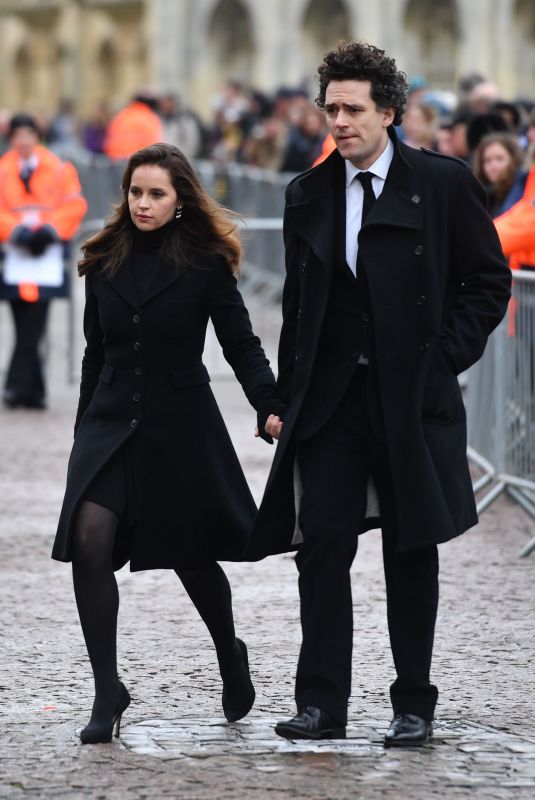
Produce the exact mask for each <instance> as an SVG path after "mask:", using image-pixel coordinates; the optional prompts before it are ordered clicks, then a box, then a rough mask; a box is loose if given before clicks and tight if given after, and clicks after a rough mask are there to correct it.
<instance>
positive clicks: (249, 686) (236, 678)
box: [220, 639, 256, 722]
mask: <svg viewBox="0 0 535 800" xmlns="http://www.w3.org/2000/svg"><path fill="white" fill-rule="evenodd" d="M234 646H235V650H236V656H235V660H234V663H233V664H232V665H231V666H229V665H227V664H226V665H225V669H221V677H222V678H223V695H222V698H221V703H222V705H223V712H224V714H225V717H226V718H227V720H228V722H237V721H238V720H239V719H241V718H242V717H245V715H246V714H248V713H249V711H250V710H251V708H252V707H253V703H254V701H255V697H256V693H255V689H254V686H253V683H252V681H251V676H250V674H249V659H248V657H247V647H246V646H245V643H244V642H242V640H241V639H236V642H235V645H234ZM220 666H221V665H220ZM223 673H224V675H223Z"/></svg>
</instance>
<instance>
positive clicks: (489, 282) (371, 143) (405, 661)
mask: <svg viewBox="0 0 535 800" xmlns="http://www.w3.org/2000/svg"><path fill="white" fill-rule="evenodd" d="M319 76H320V93H319V98H318V101H317V102H318V105H319V106H320V107H321V108H324V110H325V115H326V120H327V124H328V128H329V130H330V133H331V134H332V136H333V139H334V141H335V143H336V150H335V152H333V153H332V154H331V155H330V156H329V157H328V158H327V159H326V160H325V161H324V162H323V163H322V164H320V165H319V166H318V167H316V168H314V169H312V170H310V171H309V172H306V173H304V174H303V175H300V176H298V177H297V178H296V179H295V180H294V181H293V182H292V183H290V185H289V187H288V189H287V195H286V209H285V215H284V236H285V245H286V267H287V278H286V283H285V288H284V297H283V328H282V332H281V339H280V348H279V387H280V394H281V399H282V400H284V401H285V402H286V403H287V406H288V410H287V412H286V414H285V415H284V423H282V422H281V419H280V417H278V416H274V415H271V416H270V417H269V418H268V419H267V422H266V423H265V426H264V427H265V430H266V432H267V433H268V434H269V435H272V436H273V437H275V438H277V437H278V436H279V434H280V437H281V438H280V443H279V446H278V448H277V453H276V456H275V459H274V463H273V467H272V471H271V474H270V477H269V480H268V484H267V487H266V492H265V495H264V499H263V501H262V505H261V507H260V512H259V517H258V524H257V529H256V531H255V537H254V540H253V549H252V551H251V557H252V558H255V557H256V558H261V557H263V556H265V555H267V554H269V553H275V552H281V551H284V550H288V549H290V548H291V542H292V543H293V544H296V543H297V542H298V541H299V538H302V544H301V545H300V547H299V550H298V553H297V556H296V563H297V567H298V570H299V592H300V598H301V623H302V632H303V641H302V646H301V653H300V657H299V664H298V668H297V676H296V690H295V697H296V703H297V710H298V714H297V715H296V716H295V717H294V718H292V719H290V720H288V721H284V722H280V723H279V724H278V725H277V726H276V728H275V730H276V732H277V733H278V734H279V735H280V736H284V737H287V738H289V739H296V738H305V739H320V738H328V737H333V738H337V737H344V736H345V731H346V724H347V706H348V699H349V696H350V688H351V657H352V639H353V610H352V599H351V583H350V567H351V564H352V561H353V559H354V556H355V553H356V550H357V541H358V539H357V534H358V533H359V532H362V531H364V530H367V529H369V528H372V527H379V526H380V527H381V528H382V539H383V559H384V571H385V578H386V593H387V610H388V627H389V633H390V642H391V647H392V652H393V656H394V664H395V668H396V673H397V677H396V679H395V681H394V683H393V684H392V686H391V687H390V694H391V701H392V705H393V711H394V718H393V721H392V723H391V726H390V728H389V730H388V732H387V734H386V737H385V745H386V746H407V745H412V746H414V745H421V744H423V743H424V742H426V741H428V740H429V738H430V737H431V735H432V720H433V715H434V710H435V704H436V701H437V695H438V692H437V688H436V687H435V686H434V685H433V684H432V683H431V681H430V667H431V655H432V647H433V637H434V628H435V619H436V612H437V603H438V554H437V544H438V543H440V542H445V541H447V540H448V539H451V538H452V537H454V536H457V535H458V534H460V533H462V532H463V531H465V530H466V529H467V528H470V527H471V526H473V525H475V524H476V522H477V516H476V510H475V503H474V496H473V491H472V484H471V480H470V474H469V471H468V465H467V460H466V424H465V413H464V407H463V402H462V397H461V392H460V389H459V385H458V382H457V378H456V376H457V374H458V373H460V372H462V371H463V370H465V369H467V368H468V367H469V366H470V365H471V364H473V363H474V362H475V361H477V359H478V358H480V356H481V354H482V353H483V350H484V348H485V343H486V341H487V337H488V335H489V333H490V332H491V331H492V329H493V328H494V327H495V326H496V325H497V324H498V322H499V321H500V319H501V318H502V316H503V314H504V313H505V309H506V306H507V301H508V299H509V295H510V283H511V279H510V273H509V271H508V269H507V268H506V266H505V263H504V260H503V255H502V252H501V249H500V245H499V242H498V238H497V236H496V232H495V230H494V226H493V224H492V221H491V219H490V218H489V216H488V214H487V213H486V210H485V205H484V203H485V199H484V193H483V190H482V189H481V187H480V185H479V184H478V182H477V181H476V179H475V178H473V177H472V175H471V173H470V172H469V170H468V169H467V168H466V167H465V166H464V165H463V164H462V163H461V162H460V161H458V160H457V159H453V158H449V157H445V156H440V155H438V154H436V153H433V152H431V151H425V150H415V149H412V148H409V147H406V146H405V145H403V144H402V143H400V142H398V140H397V137H396V134H395V130H394V126H395V125H399V124H400V122H401V119H402V114H403V109H404V105H405V100H406V92H407V85H406V82H405V76H404V74H403V73H401V72H398V71H397V70H396V65H395V62H394V61H393V60H392V59H390V58H388V57H387V56H386V55H385V54H384V51H382V50H379V49H378V48H376V47H373V46H371V45H365V44H348V45H341V46H339V48H338V49H337V50H335V51H333V52H331V53H329V54H327V55H326V57H325V59H324V61H323V63H322V65H321V66H320V68H319ZM263 422H264V420H263V419H259V427H260V426H262V423H263ZM260 430H262V427H260ZM294 468H295V469H294ZM370 480H371V482H372V483H373V485H374V487H375V489H376V491H377V495H378V500H379V506H380V513H379V515H377V511H375V512H374V511H373V510H372V508H371V507H370V503H369V502H368V491H367V490H368V484H369V482H370ZM299 485H301V487H302V496H301V497H300V501H301V502H300V509H299V511H298V513H297V514H296V512H295V510H294V509H295V506H294V500H295V498H296V497H297V499H299V495H300V494H301V492H300V490H299V488H295V491H294V487H299ZM370 497H371V495H370ZM296 520H297V522H298V525H299V528H300V531H298V532H297V533H296V534H294V523H295V521H296ZM292 536H293V537H294V538H293V539H292Z"/></svg>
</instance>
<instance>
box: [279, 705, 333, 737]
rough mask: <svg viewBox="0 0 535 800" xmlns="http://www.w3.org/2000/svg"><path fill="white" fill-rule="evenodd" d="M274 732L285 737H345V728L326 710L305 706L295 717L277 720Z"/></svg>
mask: <svg viewBox="0 0 535 800" xmlns="http://www.w3.org/2000/svg"><path fill="white" fill-rule="evenodd" d="M275 733H277V734H278V735H279V736H283V737H284V738H285V739H345V738H346V729H345V725H342V724H341V723H340V722H338V720H336V719H335V718H334V717H331V715H330V714H327V712H326V711H322V710H321V708H316V706H305V708H303V709H302V710H301V711H300V712H299V714H298V715H297V716H296V717H293V718H292V719H289V720H288V721H287V722H277V724H276V725H275Z"/></svg>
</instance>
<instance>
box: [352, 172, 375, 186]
mask: <svg viewBox="0 0 535 800" xmlns="http://www.w3.org/2000/svg"><path fill="white" fill-rule="evenodd" d="M356 178H357V180H359V181H360V182H361V184H362V187H363V188H364V189H371V188H372V178H373V173H372V172H357V174H356Z"/></svg>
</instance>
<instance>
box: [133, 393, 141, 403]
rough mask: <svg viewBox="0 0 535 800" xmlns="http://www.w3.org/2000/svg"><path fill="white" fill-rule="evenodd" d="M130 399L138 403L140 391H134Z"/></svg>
mask: <svg viewBox="0 0 535 800" xmlns="http://www.w3.org/2000/svg"><path fill="white" fill-rule="evenodd" d="M132 400H133V401H134V403H139V401H140V400H141V393H140V392H134V394H133V395H132Z"/></svg>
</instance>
